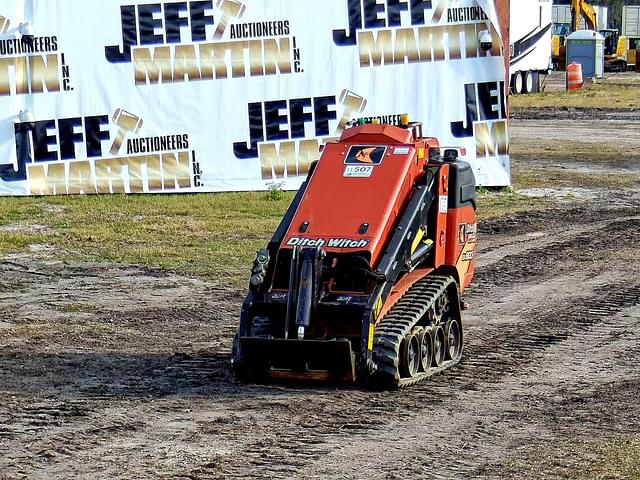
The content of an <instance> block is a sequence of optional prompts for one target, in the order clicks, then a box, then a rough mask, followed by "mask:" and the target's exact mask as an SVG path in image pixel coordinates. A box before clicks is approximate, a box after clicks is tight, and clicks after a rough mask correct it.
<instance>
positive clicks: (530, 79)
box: [522, 71, 536, 93]
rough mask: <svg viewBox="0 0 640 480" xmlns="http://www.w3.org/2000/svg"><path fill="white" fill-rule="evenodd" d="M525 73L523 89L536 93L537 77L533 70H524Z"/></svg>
mask: <svg viewBox="0 0 640 480" xmlns="http://www.w3.org/2000/svg"><path fill="white" fill-rule="evenodd" d="M522 73H523V74H524V82H523V83H524V85H523V90H524V93H535V92H536V85H535V77H534V75H533V72H532V71H527V72H522Z"/></svg>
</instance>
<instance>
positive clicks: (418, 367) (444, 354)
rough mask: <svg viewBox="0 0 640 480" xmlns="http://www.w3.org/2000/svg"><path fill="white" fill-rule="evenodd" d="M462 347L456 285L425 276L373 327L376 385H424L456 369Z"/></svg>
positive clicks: (449, 280) (444, 278)
mask: <svg viewBox="0 0 640 480" xmlns="http://www.w3.org/2000/svg"><path fill="white" fill-rule="evenodd" d="M462 344H463V336H462V316H461V312H460V299H459V295H458V286H457V283H456V281H455V280H454V278H453V277H451V276H446V275H433V276H428V277H425V278H424V279H422V280H420V281H419V282H417V283H416V284H415V285H413V286H412V287H411V288H410V289H409V290H408V292H407V293H406V294H405V295H404V296H403V297H402V298H401V299H400V300H399V301H398V302H397V303H396V304H395V305H394V306H393V307H392V308H391V310H390V311H389V313H387V314H386V315H385V317H384V318H383V319H382V321H381V322H380V323H379V324H378V326H377V327H376V331H375V336H374V346H373V360H374V362H375V363H376V365H377V367H378V369H377V371H376V373H375V380H376V383H377V384H378V385H380V386H381V387H383V388H403V387H407V386H409V385H414V384H416V383H418V382H421V381H424V380H426V379H427V378H429V377H431V376H433V375H436V374H438V373H440V372H442V371H444V370H446V369H448V368H451V367H453V366H454V365H456V364H457V363H458V362H459V361H460V358H461V357H462Z"/></svg>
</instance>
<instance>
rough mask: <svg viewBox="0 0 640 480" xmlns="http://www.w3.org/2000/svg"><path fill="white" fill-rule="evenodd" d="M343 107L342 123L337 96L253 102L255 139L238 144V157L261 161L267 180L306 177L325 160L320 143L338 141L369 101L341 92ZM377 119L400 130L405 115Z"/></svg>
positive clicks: (252, 136)
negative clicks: (313, 165) (312, 166)
mask: <svg viewBox="0 0 640 480" xmlns="http://www.w3.org/2000/svg"><path fill="white" fill-rule="evenodd" d="M339 102H340V105H341V106H342V116H341V118H340V120H339V121H338V114H337V111H336V110H335V107H336V106H337V105H338V102H337V101H336V97H335V96H325V97H314V98H295V99H282V100H273V101H268V102H255V103H250V104H249V106H248V107H249V108H248V117H249V138H250V139H249V141H248V142H246V141H240V142H235V143H234V144H233V153H234V155H235V156H236V158H238V159H252V158H260V164H261V170H262V179H263V180H267V181H271V180H277V179H283V178H288V177H295V176H303V175H306V174H307V173H308V172H309V167H310V165H311V163H312V162H313V161H315V160H318V158H320V144H321V143H323V142H326V141H329V140H332V139H333V138H335V137H339V136H340V134H341V133H342V132H343V131H344V129H345V128H346V126H347V123H348V122H349V121H350V120H352V119H353V118H354V117H355V116H357V114H359V113H361V112H363V111H364V109H365V107H366V106H367V100H365V99H364V98H363V97H361V96H360V95H358V94H357V93H354V92H352V91H350V90H343V91H342V93H341V94H340V97H339ZM372 118H373V117H371V118H369V119H365V121H367V120H371V119H372ZM375 118H377V119H379V120H380V121H381V123H386V124H396V125H399V124H400V120H401V114H394V115H384V116H381V117H375ZM332 124H335V127H334V128H332ZM309 137H311V138H309Z"/></svg>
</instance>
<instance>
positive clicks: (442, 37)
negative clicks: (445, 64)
mask: <svg viewBox="0 0 640 480" xmlns="http://www.w3.org/2000/svg"><path fill="white" fill-rule="evenodd" d="M451 3H454V0H433V1H432V0H383V1H380V0H347V9H348V16H349V29H348V30H346V29H342V30H334V31H333V41H334V43H335V44H336V45H338V46H344V47H347V46H355V45H357V46H358V49H359V52H360V66H361V67H376V66H380V65H383V64H384V65H394V64H404V63H417V62H422V63H424V62H441V61H445V60H460V59H469V58H479V57H483V56H500V55H501V47H500V45H501V41H500V36H499V34H498V32H497V31H496V30H495V29H494V28H493V26H492V25H491V22H488V21H487V20H488V18H487V15H486V14H485V13H484V12H483V11H482V9H481V8H480V7H478V6H476V7H457V8H447V7H448V6H449V4H451ZM434 5H435V8H434ZM445 10H446V12H447V15H446V19H447V24H446V25H440V23H441V20H443V19H444V13H445ZM482 30H488V31H489V32H490V34H491V37H492V40H493V42H492V48H491V49H490V50H489V51H488V52H485V51H483V50H482V49H481V48H480V45H479V42H478V34H479V33H480V32H481V31H482Z"/></svg>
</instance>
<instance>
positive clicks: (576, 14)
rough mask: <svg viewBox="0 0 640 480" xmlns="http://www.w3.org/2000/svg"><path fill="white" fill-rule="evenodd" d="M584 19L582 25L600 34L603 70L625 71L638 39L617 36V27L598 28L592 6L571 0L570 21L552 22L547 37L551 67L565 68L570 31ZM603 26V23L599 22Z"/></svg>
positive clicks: (631, 62)
mask: <svg viewBox="0 0 640 480" xmlns="http://www.w3.org/2000/svg"><path fill="white" fill-rule="evenodd" d="M583 19H584V28H586V29H587V30H598V31H599V33H600V34H601V35H602V36H603V37H604V45H605V47H604V63H605V69H606V70H608V71H611V70H622V71H626V70H627V68H628V67H630V66H631V67H632V66H635V64H636V51H637V49H638V48H640V38H635V37H633V38H630V37H627V36H625V35H620V34H619V33H618V30H615V29H609V28H600V29H599V28H598V27H599V25H598V14H597V12H596V10H595V8H593V6H592V5H591V4H590V3H589V2H586V1H585V0H571V24H570V25H567V24H565V23H558V24H556V25H554V29H553V36H552V39H551V61H552V64H553V66H554V68H555V69H559V70H564V68H565V67H566V58H567V49H566V41H567V37H568V36H569V34H570V33H572V32H575V31H577V30H579V29H580V22H581V20H583ZM603 27H606V25H603Z"/></svg>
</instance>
